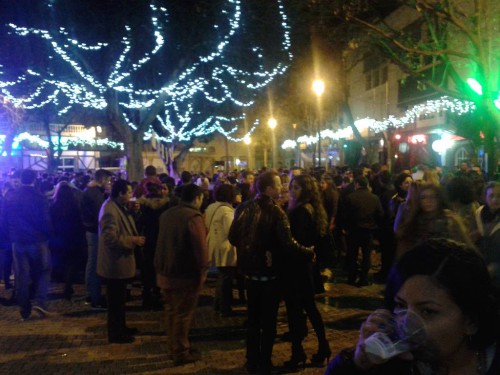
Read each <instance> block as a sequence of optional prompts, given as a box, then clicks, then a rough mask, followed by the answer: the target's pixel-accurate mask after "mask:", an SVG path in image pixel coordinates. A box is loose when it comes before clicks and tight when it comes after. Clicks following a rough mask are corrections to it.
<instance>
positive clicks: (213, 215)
mask: <svg viewBox="0 0 500 375" xmlns="http://www.w3.org/2000/svg"><path fill="white" fill-rule="evenodd" d="M222 206H223V204H220V205H219V207H217V208H216V209H215V211H214V213H213V214H212V217H211V218H210V224H208V228H207V229H208V231H209V232H210V227H211V226H212V222H213V221H214V217H215V214H216V213H217V211H219V208H221V207H222Z"/></svg>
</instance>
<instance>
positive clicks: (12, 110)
mask: <svg viewBox="0 0 500 375" xmlns="http://www.w3.org/2000/svg"><path fill="white" fill-rule="evenodd" d="M23 117H24V111H23V109H22V108H20V107H18V106H15V105H13V103H12V102H10V101H9V99H8V98H6V97H5V96H3V95H0V122H1V123H3V124H6V127H5V129H6V133H7V134H6V135H5V139H4V140H3V143H0V145H1V147H0V156H1V155H4V153H5V155H6V156H7V160H8V162H9V164H11V163H10V161H11V158H12V142H13V141H14V137H15V136H16V134H17V133H18V132H19V129H20V128H21V122H22V120H23Z"/></svg>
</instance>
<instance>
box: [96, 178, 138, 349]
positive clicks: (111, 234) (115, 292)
mask: <svg viewBox="0 0 500 375" xmlns="http://www.w3.org/2000/svg"><path fill="white" fill-rule="evenodd" d="M131 197H132V185H131V184H130V182H128V181H125V180H118V181H116V182H115V183H114V184H113V187H112V188H111V196H110V197H109V198H108V199H107V200H106V201H105V202H104V204H103V205H102V207H101V211H100V213H99V250H98V253H97V274H98V275H99V276H100V277H102V278H104V279H105V280H106V284H107V297H108V341H109V342H110V343H118V344H125V343H130V342H133V341H134V337H133V334H134V333H136V332H137V330H136V329H134V328H129V327H127V325H126V323H125V303H126V299H127V281H128V280H129V279H131V278H132V277H134V276H135V269H136V265H135V255H134V250H135V248H136V247H137V246H143V245H144V242H145V237H142V236H139V235H138V233H137V229H136V227H135V223H134V219H133V217H132V215H131V214H130V212H129V210H128V207H127V204H128V202H129V201H130V198H131Z"/></svg>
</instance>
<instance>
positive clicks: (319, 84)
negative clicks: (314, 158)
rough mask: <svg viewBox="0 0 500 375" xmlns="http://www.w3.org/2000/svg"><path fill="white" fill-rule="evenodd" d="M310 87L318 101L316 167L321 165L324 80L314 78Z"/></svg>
mask: <svg viewBox="0 0 500 375" xmlns="http://www.w3.org/2000/svg"><path fill="white" fill-rule="evenodd" d="M312 89H313V91H314V93H315V94H316V98H317V101H318V167H321V96H322V95H323V93H324V92H325V82H323V80H321V79H316V80H314V81H313V84H312Z"/></svg>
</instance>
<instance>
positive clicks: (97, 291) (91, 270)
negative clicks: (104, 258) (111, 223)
mask: <svg viewBox="0 0 500 375" xmlns="http://www.w3.org/2000/svg"><path fill="white" fill-rule="evenodd" d="M85 237H86V238H87V247H88V257H87V266H86V268H85V285H86V287H87V296H88V297H89V298H90V303H92V305H99V304H101V302H102V301H101V278H100V277H99V276H98V275H97V249H98V246H99V235H98V234H97V233H93V232H85Z"/></svg>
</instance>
